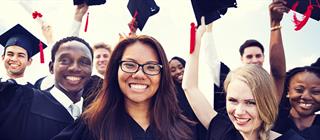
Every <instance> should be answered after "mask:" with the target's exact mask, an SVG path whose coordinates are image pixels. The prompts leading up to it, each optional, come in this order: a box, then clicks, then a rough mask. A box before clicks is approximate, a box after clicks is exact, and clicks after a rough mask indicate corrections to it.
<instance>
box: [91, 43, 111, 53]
mask: <svg viewBox="0 0 320 140" xmlns="http://www.w3.org/2000/svg"><path fill="white" fill-rule="evenodd" d="M97 49H106V50H108V51H109V53H111V52H112V49H111V45H109V44H106V43H103V42H102V43H97V44H94V45H93V51H95V50H97Z"/></svg>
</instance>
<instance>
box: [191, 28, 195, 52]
mask: <svg viewBox="0 0 320 140" xmlns="http://www.w3.org/2000/svg"><path fill="white" fill-rule="evenodd" d="M195 45H196V26H195V24H194V23H193V22H192V23H191V28H190V54H192V53H193V51H194V48H195Z"/></svg>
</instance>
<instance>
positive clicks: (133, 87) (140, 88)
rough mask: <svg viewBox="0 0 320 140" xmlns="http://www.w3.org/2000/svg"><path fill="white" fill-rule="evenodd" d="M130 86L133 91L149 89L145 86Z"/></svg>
mask: <svg viewBox="0 0 320 140" xmlns="http://www.w3.org/2000/svg"><path fill="white" fill-rule="evenodd" d="M129 86H130V88H131V89H135V90H143V89H146V88H147V87H148V86H147V85H143V84H129Z"/></svg>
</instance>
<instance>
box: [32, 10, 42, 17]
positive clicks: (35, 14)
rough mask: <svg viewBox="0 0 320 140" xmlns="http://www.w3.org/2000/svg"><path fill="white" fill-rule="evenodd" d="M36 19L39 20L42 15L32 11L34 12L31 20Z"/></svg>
mask: <svg viewBox="0 0 320 140" xmlns="http://www.w3.org/2000/svg"><path fill="white" fill-rule="evenodd" d="M37 17H39V18H41V17H42V14H41V13H39V12H38V11H34V12H33V13H32V18H33V19H36V18H37Z"/></svg>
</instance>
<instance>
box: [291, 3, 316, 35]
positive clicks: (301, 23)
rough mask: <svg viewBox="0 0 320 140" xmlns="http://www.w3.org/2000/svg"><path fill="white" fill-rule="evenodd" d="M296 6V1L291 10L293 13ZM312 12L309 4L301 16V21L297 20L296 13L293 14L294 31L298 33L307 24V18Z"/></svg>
mask: <svg viewBox="0 0 320 140" xmlns="http://www.w3.org/2000/svg"><path fill="white" fill-rule="evenodd" d="M298 4H299V2H298V1H297V2H296V3H295V4H294V5H293V6H292V8H291V9H292V10H294V11H295V10H296V9H297V7H298ZM312 10H313V6H312V4H311V3H309V5H308V8H307V11H306V12H305V13H304V14H303V19H302V20H301V21H300V20H299V19H298V18H297V15H296V13H294V14H293V22H294V24H295V26H296V28H295V29H294V30H296V31H299V30H300V29H302V27H303V26H304V25H306V24H307V22H308V20H309V18H310V16H311V14H312Z"/></svg>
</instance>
